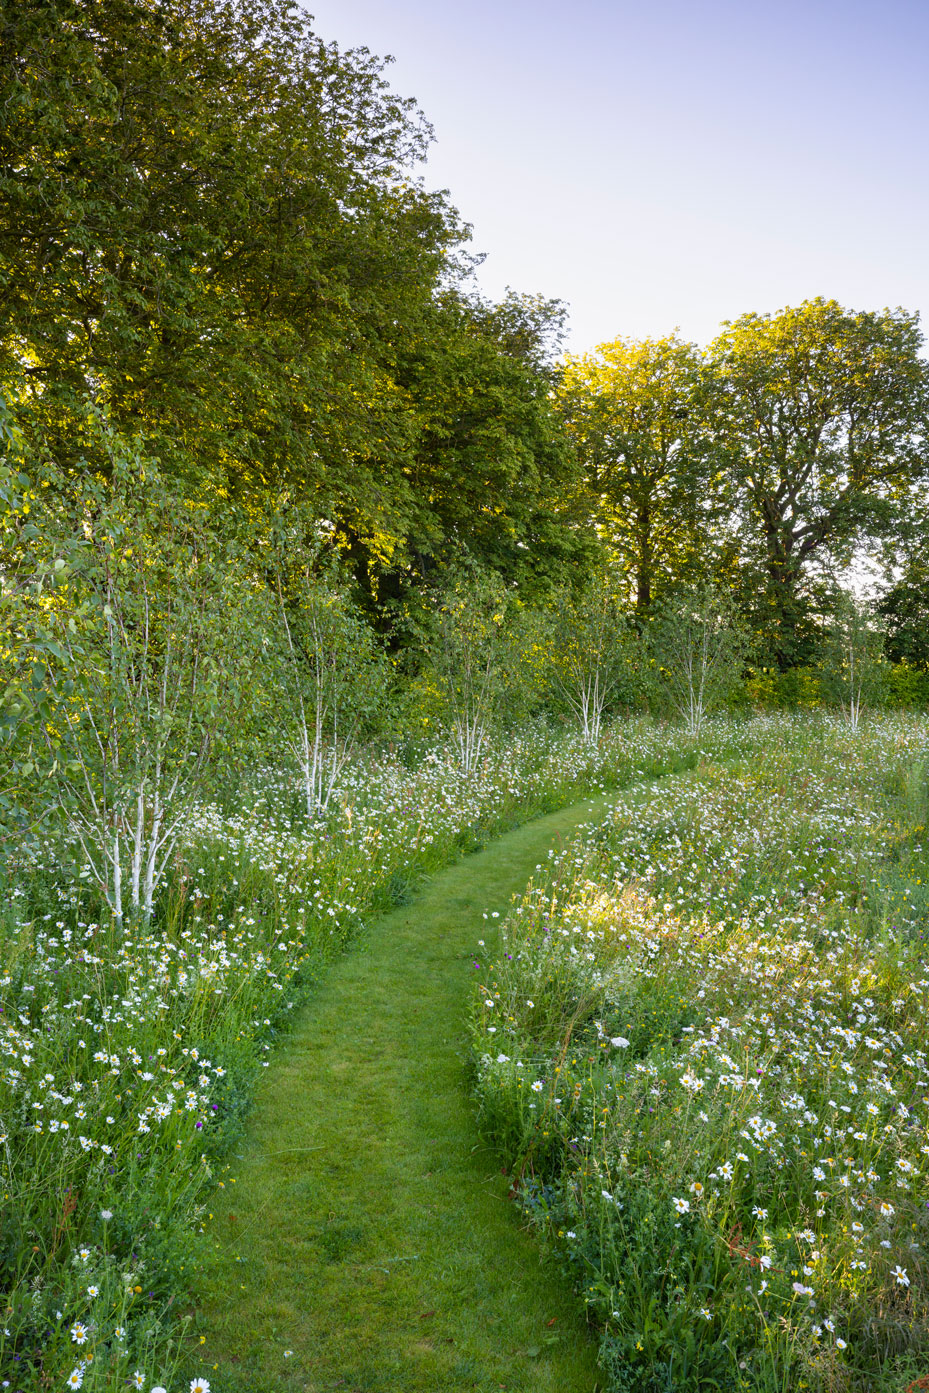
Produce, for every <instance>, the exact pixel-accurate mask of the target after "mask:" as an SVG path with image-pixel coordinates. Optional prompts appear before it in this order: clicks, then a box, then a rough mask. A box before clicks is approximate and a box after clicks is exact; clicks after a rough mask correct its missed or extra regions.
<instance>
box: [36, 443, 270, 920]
mask: <svg viewBox="0 0 929 1393" xmlns="http://www.w3.org/2000/svg"><path fill="white" fill-rule="evenodd" d="M96 430H97V432H98V435H99V436H100V437H101V439H102V440H103V443H104V445H105V447H106V448H107V450H108V452H109V462H110V465H111V470H112V473H111V477H110V479H109V481H105V480H100V479H96V478H93V477H91V476H89V475H87V476H82V477H81V478H80V480H79V481H75V480H73V479H69V478H62V477H61V476H58V477H57V478H55V479H52V480H49V481H46V483H47V492H48V494H49V499H48V500H46V501H45V504H44V506H45V510H46V522H47V524H48V525H49V527H51V528H55V527H56V526H57V527H61V525H62V524H63V523H65V524H67V522H70V524H71V526H72V528H73V530H74V533H75V534H76V535H77V537H78V538H79V544H78V547H77V552H76V559H75V560H74V563H73V567H72V570H71V573H70V575H69V578H68V580H67V582H66V583H65V585H63V586H62V587H60V591H59V593H60V601H59V604H58V605H57V607H56V609H55V611H54V612H53V614H52V616H51V620H52V622H53V623H54V624H55V628H56V633H55V638H56V643H57V646H58V648H59V650H60V653H61V655H62V659H63V661H64V663H65V664H66V666H67V670H68V672H69V673H70V674H71V675H72V677H73V682H74V687H73V693H72V695H71V696H70V698H69V699H68V700H67V701H65V702H61V703H59V705H58V706H57V708H56V711H55V713H54V717H53V719H52V720H50V721H48V722H45V723H43V726H42V733H43V735H44V738H45V740H46V743H47V744H48V746H49V748H50V753H51V754H52V755H53V756H54V777H53V780H52V782H53V786H54V790H55V797H56V802H57V806H58V809H59V811H60V814H61V816H62V818H63V820H64V823H65V826H66V828H67V829H68V831H69V832H70V834H71V835H72V837H73V838H74V839H75V840H76V841H77V843H78V844H79V846H80V848H81V850H82V852H83V855H84V860H85V865H86V868H87V873H88V874H89V875H90V877H91V878H92V879H93V881H94V882H95V883H96V884H97V886H98V887H99V889H100V891H101V893H102V895H103V896H104V898H105V900H106V902H107V904H108V905H109V908H110V910H111V911H112V913H113V915H114V917H115V918H116V920H117V921H119V922H122V921H123V920H124V919H125V917H126V915H127V914H128V913H131V914H132V915H134V916H135V915H139V916H141V917H142V918H143V919H144V920H148V919H149V918H150V917H151V914H152V909H153V905H154V901H155V896H156V894H157V891H158V888H159V885H160V883H161V881H162V878H163V876H164V873H165V870H166V867H167V865H168V862H169V860H170V857H171V854H172V852H173V850H174V848H175V846H176V844H177V840H178V837H179V836H180V835H181V832H182V830H183V827H184V824H185V821H186V819H187V818H188V816H189V814H190V811H191V808H192V805H193V803H194V801H195V799H196V798H197V796H198V794H199V793H200V792H201V790H202V788H203V784H204V780H205V777H206V774H207V770H208V768H209V765H210V760H211V757H212V756H213V755H214V754H215V753H216V752H217V749H218V747H220V746H221V745H222V743H223V740H224V737H227V736H228V735H229V733H230V730H231V727H232V725H233V723H234V720H235V715H236V711H237V708H238V707H239V706H240V705H241V698H242V694H243V693H244V691H245V689H246V688H247V687H248V685H249V674H248V667H249V663H248V655H247V644H246V635H247V634H248V633H249V631H250V627H251V626H250V625H249V623H248V617H247V613H246V610H247V597H248V586H247V585H245V584H242V583H241V577H239V576H237V575H236V573H235V571H234V568H233V567H232V566H231V565H230V558H229V557H228V556H226V555H224V554H222V553H221V552H218V550H217V540H216V537H215V536H213V535H210V534H208V533H206V531H205V530H204V528H203V527H202V525H201V524H200V522H199V521H198V517H197V514H196V512H195V511H194V510H193V509H192V508H191V507H190V506H189V505H187V504H185V502H184V500H183V499H181V498H179V497H178V496H177V495H176V494H175V493H172V492H171V491H170V490H169V489H168V488H167V487H166V486H165V485H164V483H163V481H162V480H161V479H160V477H159V474H158V470H157V465H156V464H155V462H154V461H153V460H151V459H147V458H145V457H144V456H143V455H142V454H141V453H140V452H139V451H138V450H136V449H134V448H133V447H130V446H127V445H126V444H125V442H123V441H120V440H119V439H118V438H117V437H116V436H115V435H114V434H113V433H112V432H111V431H110V429H109V427H108V426H107V424H106V422H105V421H101V420H98V421H97V422H96ZM56 492H57V498H54V500H53V499H52V496H53V495H55V494H56Z"/></svg>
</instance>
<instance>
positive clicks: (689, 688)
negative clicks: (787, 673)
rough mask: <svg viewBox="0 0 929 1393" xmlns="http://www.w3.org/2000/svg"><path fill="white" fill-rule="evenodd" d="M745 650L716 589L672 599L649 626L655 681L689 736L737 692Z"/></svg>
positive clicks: (725, 601)
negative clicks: (680, 719) (681, 720)
mask: <svg viewBox="0 0 929 1393" xmlns="http://www.w3.org/2000/svg"><path fill="white" fill-rule="evenodd" d="M745 648H746V640H745V635H744V632H743V631H742V629H741V626H740V624H739V620H738V616H737V615H736V613H735V611H734V608H733V605H732V601H731V598H730V596H729V595H727V594H726V592H724V591H722V590H720V589H719V588H718V587H717V586H714V585H710V584H705V585H703V586H701V587H700V588H698V589H696V590H693V591H679V592H677V593H676V594H674V595H672V596H671V597H670V598H669V599H668V600H667V601H666V603H665V605H664V606H663V608H662V609H661V610H660V612H659V613H658V615H657V616H656V617H655V619H654V620H653V621H652V623H651V624H650V626H649V629H648V650H649V654H650V655H651V657H652V659H653V662H654V667H653V669H652V673H651V677H652V681H653V682H654V684H655V685H656V687H657V688H658V690H659V692H661V693H663V694H664V696H665V698H666V700H667V701H668V703H669V704H670V706H671V708H672V710H673V711H674V712H675V713H676V714H677V715H679V716H680V717H681V718H682V719H683V721H684V724H685V726H686V729H687V731H688V733H689V734H690V735H699V734H700V730H701V728H702V726H703V723H704V721H705V720H706V718H707V716H708V715H710V713H711V712H713V711H714V710H716V709H718V708H719V707H720V706H722V705H724V704H725V703H726V702H727V700H729V698H730V697H731V696H732V694H733V693H734V691H735V690H736V688H737V686H738V684H739V680H740V678H741V676H742V667H743V662H744V656H745Z"/></svg>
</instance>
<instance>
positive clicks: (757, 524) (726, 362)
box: [710, 299, 929, 667]
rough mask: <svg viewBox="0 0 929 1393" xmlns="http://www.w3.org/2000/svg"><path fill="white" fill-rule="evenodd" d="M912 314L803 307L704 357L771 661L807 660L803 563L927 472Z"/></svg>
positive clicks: (923, 389)
mask: <svg viewBox="0 0 929 1393" xmlns="http://www.w3.org/2000/svg"><path fill="white" fill-rule="evenodd" d="M921 344H922V336H921V334H920V332H919V322H918V315H916V314H908V313H907V312H906V311H904V310H901V309H898V310H883V311H880V312H858V311H851V310H845V309H843V308H842V307H841V306H840V305H839V304H837V303H836V301H835V300H823V299H817V300H812V301H805V302H804V303H803V304H802V305H800V306H799V308H796V309H790V308H788V309H784V310H781V311H780V312H779V313H778V314H775V315H761V314H747V315H743V316H742V317H741V318H740V319H738V320H736V321H735V322H734V323H730V324H727V325H725V326H724V329H723V332H722V334H721V335H720V336H719V338H718V339H717V340H716V342H715V343H714V344H713V346H712V348H711V350H710V352H711V358H712V362H713V367H714V371H715V373H716V378H717V382H718V388H719V395H718V398H717V405H716V431H717V439H718V441H719V444H720V448H721V449H722V450H724V451H725V454H726V457H727V459H728V467H729V471H730V476H731V479H732V483H733V487H734V488H735V490H736V491H737V494H738V498H739V501H740V505H741V510H742V515H743V518H744V522H745V525H746V528H747V530H748V531H749V532H750V533H751V534H752V535H753V536H754V538H755V539H756V541H757V547H758V551H759V554H760V564H761V568H762V575H763V577H764V582H765V586H766V592H767V617H766V628H767V629H768V632H769V634H770V641H771V647H772V649H773V652H774V656H775V657H776V660H777V662H778V664H779V665H780V666H781V667H790V666H792V665H794V664H796V663H798V662H803V661H806V660H808V658H809V651H808V648H809V645H808V644H807V643H806V641H805V640H804V635H803V624H804V616H805V613H806V610H807V608H808V603H807V599H806V588H807V587H808V585H809V582H810V576H811V567H812V566H813V564H814V563H819V564H821V565H824V564H825V563H826V562H829V561H832V560H834V559H840V560H844V559H847V557H848V555H849V553H850V551H851V549H852V548H853V547H854V544H855V543H856V541H858V540H859V539H861V538H862V537H864V536H866V535H868V534H871V535H874V534H879V533H880V532H881V530H882V529H884V528H886V526H887V525H888V522H889V520H890V518H891V517H892V508H891V503H892V501H893V500H894V499H895V498H899V497H900V496H905V495H906V493H907V492H908V490H909V489H910V488H911V487H912V485H913V484H914V482H916V481H917V480H919V479H920V478H922V477H924V476H925V473H926V469H927V423H929V365H927V364H926V362H925V361H924V360H923V359H922V358H920V356H919V353H920V347H921Z"/></svg>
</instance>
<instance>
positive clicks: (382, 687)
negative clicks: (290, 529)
mask: <svg viewBox="0 0 929 1393" xmlns="http://www.w3.org/2000/svg"><path fill="white" fill-rule="evenodd" d="M274 583H275V587H276V591H277V595H276V599H277V611H278V617H279V620H280V628H281V637H282V642H281V644H280V645H279V648H280V675H281V690H282V692H283V693H284V694H285V695H286V705H285V707H284V708H283V709H282V711H281V720H282V724H283V727H284V732H285V740H286V742H287V744H288V745H289V747H290V750H291V752H292V754H293V756H294V758H295V759H296V762H297V766H298V768H299V770H300V777H301V782H302V785H303V794H304V801H305V805H306V813H307V817H310V818H312V817H316V816H318V815H320V814H322V813H324V812H325V811H326V809H327V808H328V806H329V802H330V800H331V798H332V794H333V791H334V790H335V788H336V785H337V781H338V777H339V774H340V773H341V771H342V769H343V768H344V767H345V765H346V763H347V762H348V760H349V759H350V758H351V756H352V754H353V753H354V752H355V749H356V747H357V744H358V741H359V739H360V737H361V736H362V734H363V733H364V731H365V729H366V727H368V726H370V725H372V724H373V723H374V722H375V721H376V720H377V717H378V714H379V712H380V710H381V707H382V705H383V702H384V698H385V695H386V691H387V680H388V666H387V662H386V659H385V658H384V655H383V653H382V652H381V651H380V649H379V647H378V643H377V639H376V637H375V635H374V634H373V633H372V631H371V629H370V627H369V626H368V625H367V624H366V623H365V621H364V619H363V618H362V617H361V615H360V614H359V613H358V612H357V610H356V609H355V607H354V606H353V605H352V603H351V600H350V598H349V596H348V594H347V591H346V588H345V586H344V584H340V583H339V577H338V576H337V575H336V574H335V573H329V574H326V573H325V571H324V572H323V573H322V574H317V573H316V572H315V571H314V569H313V558H312V556H311V557H310V558H309V559H306V560H304V561H303V564H302V565H297V566H293V565H290V566H285V564H284V561H283V558H280V559H279V564H278V566H277V569H276V572H275V577H274Z"/></svg>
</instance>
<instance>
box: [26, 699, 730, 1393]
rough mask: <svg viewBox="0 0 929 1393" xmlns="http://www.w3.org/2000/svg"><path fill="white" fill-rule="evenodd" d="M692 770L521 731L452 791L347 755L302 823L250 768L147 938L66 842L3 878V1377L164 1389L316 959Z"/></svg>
mask: <svg viewBox="0 0 929 1393" xmlns="http://www.w3.org/2000/svg"><path fill="white" fill-rule="evenodd" d="M730 738H734V739H736V740H738V738H739V737H738V735H737V734H736V735H735V736H731V735H730V736H727V739H730ZM694 758H695V756H694V754H693V752H692V751H691V750H689V749H687V748H684V749H681V748H679V746H678V742H677V739H676V737H675V736H674V734H673V733H672V732H669V731H659V730H655V729H652V728H649V727H647V726H641V725H639V726H627V727H623V728H617V729H616V730H614V731H612V732H610V733H608V734H607V735H605V736H604V738H603V739H602V740H601V742H600V744H599V746H598V747H597V748H595V749H592V748H591V747H590V746H589V745H585V744H583V742H581V741H580V740H579V739H575V738H573V737H569V736H565V735H563V734H561V735H559V734H557V733H553V732H550V731H546V730H544V729H541V728H540V729H533V730H531V731H529V732H528V733H526V734H525V735H523V736H520V737H518V738H514V739H512V740H509V741H501V742H499V743H498V744H497V745H496V746H495V747H494V748H492V749H491V750H490V751H489V753H488V755H487V757H486V758H485V759H484V760H483V761H482V763H481V765H480V767H479V768H478V769H477V770H476V771H475V772H474V773H473V774H472V775H471V776H470V777H468V778H464V777H463V776H462V775H461V773H460V771H459V770H458V768H457V766H456V764H455V761H454V760H453V759H452V758H450V756H449V754H448V752H447V751H444V750H442V749H440V748H427V749H424V750H423V751H421V752H420V755H419V757H418V758H416V759H415V760H410V759H409V758H407V759H405V760H403V759H399V758H381V759H379V760H374V759H370V760H368V761H365V762H359V763H358V764H356V765H355V766H353V767H352V768H350V769H348V770H346V771H345V773H344V776H343V778H342V781H341V784H340V786H339V788H338V791H337V799H336V800H335V801H334V802H333V804H332V806H331V808H330V811H329V813H328V815H327V816H326V818H325V819H321V820H316V821H307V820H306V818H305V817H304V816H303V815H302V813H301V796H300V789H299V787H298V786H297V784H296V782H295V781H293V780H291V779H288V778H285V777H283V776H281V775H279V774H276V773H274V772H273V771H272V772H268V771H265V772H259V773H258V774H257V775H256V776H255V778H254V779H253V781H252V785H251V788H250V790H249V792H248V795H247V796H243V797H242V798H241V799H240V800H239V805H238V806H237V807H234V808H232V809H231V810H230V809H225V810H223V809H221V808H220V807H219V806H218V805H216V806H213V805H202V806H198V807H197V808H196V809H194V812H193V814H192V815H191V817H190V820H189V823H188V825H187V827H186V829H185V835H184V838H183V841H182V843H181V844H180V846H179V849H178V851H177V854H176V855H175V858H174V861H173V864H172V866H171V868H170V873H169V874H168V876H167V877H166V879H165V882H164V884H163V887H162V890H161V892H160V895H159V898H158V900H157V902H156V905H155V913H154V915H153V918H152V920H151V922H150V924H148V925H145V924H143V923H141V922H139V923H126V924H125V926H124V927H122V928H120V927H118V926H117V925H116V924H115V923H114V921H113V919H112V917H111V916H109V915H107V914H106V913H104V906H102V904H101V903H100V901H99V899H98V898H97V894H96V891H95V890H94V888H93V886H92V884H91V878H90V876H89V875H88V874H87V871H86V868H85V867H83V866H82V865H81V863H80V858H79V856H78V855H77V853H76V850H75V848H74V847H73V846H68V845H67V844H66V843H64V842H63V841H61V840H55V839H53V838H50V839H48V840H46V841H45V842H44V844H42V845H41V846H40V847H38V848H35V849H33V850H32V851H31V852H30V853H29V854H25V853H23V854H22V855H20V857H19V859H18V860H17V861H16V862H15V864H11V865H8V866H7V867H6V870H5V876H6V879H5V883H4V886H3V889H4V894H3V904H4V908H3V914H2V918H0V1012H2V1018H0V1019H2V1024H0V1049H2V1054H3V1058H2V1065H0V1165H2V1185H3V1188H2V1191H0V1194H2V1199H3V1206H2V1217H0V1272H2V1288H3V1292H2V1294H3V1304H4V1308H5V1310H4V1316H3V1320H2V1321H0V1383H2V1382H3V1381H4V1380H6V1381H8V1385H9V1386H10V1387H11V1388H12V1389H14V1390H22V1393H33V1390H38V1389H46V1388H49V1387H51V1388H56V1387H63V1386H66V1385H67V1384H68V1383H69V1382H70V1384H71V1386H79V1385H81V1384H83V1386H84V1388H85V1389H93V1390H98V1389H115V1388H117V1387H119V1388H124V1387H126V1386H127V1384H128V1385H129V1386H136V1387H143V1386H144V1387H146V1388H152V1387H153V1385H154V1386H161V1387H166V1386H167V1387H173V1388H177V1387H179V1386H180V1384H179V1380H180V1378H181V1372H182V1367H183V1363H184V1357H185V1356H184V1355H183V1345H182V1344H181V1343H179V1341H180V1340H181V1337H182V1336H183V1325H182V1322H179V1321H178V1319H177V1317H178V1315H179V1313H180V1312H182V1311H183V1309H184V1306H185V1302H186V1301H187V1287H188V1277H189V1275H190V1272H191V1267H192V1263H193V1261H194V1254H195V1252H196V1244H197V1239H198V1234H199V1232H200V1230H201V1228H202V1226H203V1221H204V1218H205V1215H206V1214H207V1213H208V1210H207V1208H206V1206H207V1205H208V1202H209V1195H210V1191H211V1187H212V1186H213V1185H214V1184H217V1183H223V1182H221V1181H219V1180H218V1172H217V1161H218V1159H219V1158H220V1157H221V1155H222V1153H223V1150H224V1148H225V1147H227V1146H228V1145H229V1142H230V1139H231V1137H232V1136H233V1135H234V1133H235V1130H236V1127H237V1125H238V1122H239V1120H240V1118H241V1116H242V1114H243V1112H244V1111H245V1109H246V1108H247V1106H248V1100H249V1096H250V1091H251V1089H252V1086H253V1083H254V1080H255V1078H256V1076H257V1074H258V1072H259V1070H260V1069H261V1068H262V1067H267V1066H268V1063H269V1059H268V1056H269V1054H270V1052H271V1049H272V1046H273V1043H274V1040H275V1039H276V1038H277V1036H278V1035H279V1034H280V1032H281V1031H282V1030H284V1029H286V1024H287V1020H288V1017H289V1014H290V1013H291V1012H292V1011H294V1010H295V1009H296V1008H297V1007H298V1006H299V1004H300V1002H301V1001H302V1000H303V999H304V998H305V997H306V996H307V994H308V993H310V992H311V991H312V989H313V984H314V982H316V981H317V980H318V978H319V975H320V973H322V972H323V971H325V967H326V963H327V961H329V960H330V959H331V957H332V955H333V954H334V953H337V952H340V951H342V950H343V949H344V948H345V947H346V945H348V944H350V943H351V941H352V940H353V938H354V937H355V935H356V934H357V932H358V930H359V928H360V927H361V925H362V924H363V923H364V922H365V921H366V920H367V919H368V918H369V917H370V916H371V915H372V914H373V913H375V912H376V911H377V910H378V909H380V908H383V907H385V906H387V905H389V904H393V903H397V902H401V901H403V900H404V899H405V898H408V897H409V896H410V895H411V894H413V893H415V888H416V885H417V882H418V881H419V879H420V878H421V877H422V876H423V875H424V874H426V873H428V872H429V871H430V870H432V869H434V868H436V867H438V866H440V865H442V864H443V863H446V862H448V861H449V860H450V859H452V858H454V857H455V856H457V855H458V854H460V853H461V852H462V851H465V850H467V849H469V848H471V847H474V846H478V845H480V844H481V843H482V842H483V841H484V840H485V839H486V838H488V837H489V836H491V835H493V834H494V833H495V832H497V831H500V830H502V829H503V828H505V827H507V826H509V825H512V824H513V823H515V822H517V821H519V820H522V819H525V818H527V817H529V816H532V815H533V814H536V813H539V812H542V811H545V810H546V809H550V808H553V807H556V806H559V805H561V804H564V803H567V802H570V801H572V800H573V799H575V798H579V797H581V796H583V795H585V794H587V793H589V792H592V791H594V790H596V789H600V788H604V787H606V786H608V785H613V784H616V783H622V782H625V781H628V780H630V779H632V778H634V777H635V776H636V775H638V774H642V773H658V772H662V771H667V770H671V769H679V768H682V767H686V766H687V765H688V764H690V763H693V761H694ZM411 765H412V767H410V766H411ZM191 1372H193V1373H195V1374H196V1373H199V1371H198V1370H196V1369H194V1370H190V1369H189V1368H188V1369H187V1370H186V1373H187V1375H188V1376H189V1374H190V1373H191Z"/></svg>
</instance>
